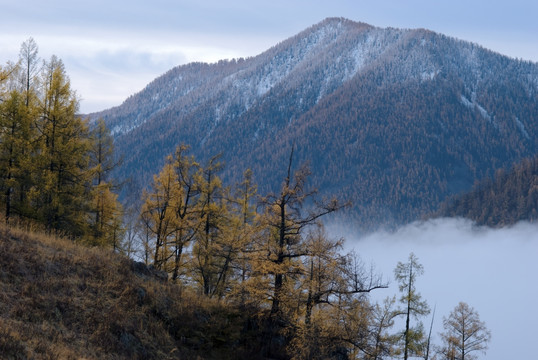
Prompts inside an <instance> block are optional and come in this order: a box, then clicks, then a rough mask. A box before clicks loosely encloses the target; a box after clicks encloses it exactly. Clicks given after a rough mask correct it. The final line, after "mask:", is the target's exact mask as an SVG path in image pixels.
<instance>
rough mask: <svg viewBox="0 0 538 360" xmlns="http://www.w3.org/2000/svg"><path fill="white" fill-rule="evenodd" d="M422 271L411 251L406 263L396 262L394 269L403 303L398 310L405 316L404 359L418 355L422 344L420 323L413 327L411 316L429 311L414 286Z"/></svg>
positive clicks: (422, 314) (418, 316)
mask: <svg viewBox="0 0 538 360" xmlns="http://www.w3.org/2000/svg"><path fill="white" fill-rule="evenodd" d="M423 273H424V268H423V266H422V265H421V264H420V263H419V262H418V258H417V257H416V256H415V254H413V253H411V254H409V258H408V262H407V263H402V262H398V265H397V266H396V269H395V270H394V277H395V278H396V281H397V282H398V283H399V290H400V292H401V293H402V297H401V298H400V302H401V303H402V304H403V305H404V307H403V308H402V309H401V310H400V315H403V316H405V330H404V332H403V336H402V338H403V342H404V346H403V352H404V360H407V359H408V357H409V356H413V355H415V354H417V355H420V354H421V353H422V348H423V345H424V344H423V340H424V333H423V326H422V323H421V322H419V323H418V324H417V325H416V326H414V327H413V326H411V324H410V323H411V318H420V317H422V316H425V315H428V314H429V313H430V309H429V307H428V304H427V303H426V301H424V300H422V297H421V295H420V293H418V292H417V290H416V287H415V282H416V279H417V277H418V276H420V275H422V274H423Z"/></svg>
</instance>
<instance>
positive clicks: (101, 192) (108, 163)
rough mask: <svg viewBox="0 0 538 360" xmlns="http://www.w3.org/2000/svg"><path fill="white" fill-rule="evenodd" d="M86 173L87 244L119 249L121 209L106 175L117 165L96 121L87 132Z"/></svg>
mask: <svg viewBox="0 0 538 360" xmlns="http://www.w3.org/2000/svg"><path fill="white" fill-rule="evenodd" d="M90 136H91V147H90V170H91V172H92V184H91V186H92V188H91V194H90V195H91V203H90V209H89V219H88V222H89V233H88V235H89V236H88V237H89V242H90V243H91V244H93V245H100V246H111V247H113V248H114V250H117V248H118V247H119V245H120V244H119V241H120V239H121V237H122V214H123V211H122V207H121V204H120V203H119V201H118V196H117V195H116V194H115V193H114V192H113V189H114V184H113V182H112V180H111V178H110V176H111V175H110V173H111V172H112V170H114V169H115V168H116V167H117V166H118V165H119V162H117V161H116V160H115V159H114V143H113V139H112V136H111V135H110V131H109V130H108V129H107V127H106V125H105V122H104V121H103V120H102V119H99V120H98V121H97V123H96V125H95V127H94V128H93V129H92V131H91V135H90Z"/></svg>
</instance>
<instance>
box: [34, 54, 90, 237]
mask: <svg viewBox="0 0 538 360" xmlns="http://www.w3.org/2000/svg"><path fill="white" fill-rule="evenodd" d="M42 83H43V89H42V92H43V98H42V99H40V118H39V119H38V122H37V126H36V127H37V131H38V138H37V141H36V143H37V155H36V157H35V165H34V166H35V170H36V171H35V174H34V176H35V178H34V184H35V187H34V189H33V192H32V201H33V206H34V209H35V210H36V214H35V217H36V218H37V219H38V220H39V221H41V222H42V223H43V224H44V225H45V227H46V229H47V230H48V231H49V232H59V233H66V234H68V235H70V236H72V237H80V236H82V235H83V234H85V232H86V219H85V213H86V210H87V208H88V191H87V190H88V184H89V175H90V172H89V171H88V149H89V141H88V127H87V124H86V122H85V121H83V120H82V119H81V118H80V117H78V116H77V115H76V112H77V110H78V101H77V99H76V96H75V93H74V92H73V91H72V90H71V86H70V82H69V79H68V77H67V75H66V73H65V68H64V65H63V63H62V61H61V60H59V59H58V58H56V57H55V56H53V57H52V58H51V60H50V61H49V62H47V63H46V64H45V67H44V70H43V76H42Z"/></svg>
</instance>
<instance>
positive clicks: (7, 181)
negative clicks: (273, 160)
mask: <svg viewBox="0 0 538 360" xmlns="http://www.w3.org/2000/svg"><path fill="white" fill-rule="evenodd" d="M30 133H31V126H30V117H29V114H28V108H27V107H26V106H25V102H24V98H23V96H22V94H21V93H19V92H17V91H12V92H11V93H10V94H9V97H8V98H7V99H6V101H4V102H3V103H1V104H0V190H1V193H2V195H3V197H2V202H3V204H4V211H5V221H6V223H8V222H9V220H10V218H11V217H12V215H13V214H16V215H19V216H20V215H23V214H24V208H25V206H24V204H23V202H22V200H24V198H25V197H24V196H23V195H22V194H20V191H23V190H21V188H22V187H23V186H24V185H25V182H26V181H27V179H28V175H27V174H28V170H29V169H28V168H27V164H28V159H27V156H28V155H29V149H30V146H31V143H30V141H31V135H30ZM17 192H19V193H17Z"/></svg>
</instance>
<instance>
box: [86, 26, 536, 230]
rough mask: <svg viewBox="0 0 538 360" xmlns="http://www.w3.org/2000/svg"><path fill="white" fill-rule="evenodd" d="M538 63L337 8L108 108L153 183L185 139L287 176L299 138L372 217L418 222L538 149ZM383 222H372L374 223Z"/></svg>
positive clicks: (324, 177) (328, 176) (319, 177)
mask: <svg viewBox="0 0 538 360" xmlns="http://www.w3.org/2000/svg"><path fill="white" fill-rule="evenodd" d="M537 99H538V66H537V64H534V63H530V62H523V61H519V60H514V59H510V58H508V57H505V56H502V55H500V54H496V53H493V52H491V51H488V50H486V49H484V48H482V47H480V46H478V45H476V44H472V43H468V42H463V41H459V40H456V39H453V38H449V37H446V36H443V35H440V34H436V33H433V32H431V31H427V30H422V29H418V30H401V29H392V28H388V29H381V28H377V27H373V26H370V25H367V24H362V23H356V22H352V21H349V20H346V19H340V18H338V19H337V18H330V19H326V20H324V21H323V22H321V23H319V24H317V25H314V26H312V27H311V28H309V29H306V30H305V31H303V32H301V33H300V34H298V35H296V36H294V37H292V38H290V39H287V40H285V41H283V42H282V43H280V44H277V45H276V46H274V47H272V48H271V49H269V50H267V51H266V52H264V53H262V54H260V55H258V56H256V57H253V58H248V59H238V60H230V61H220V62H218V63H215V64H202V63H193V64H189V65H185V66H179V67H176V68H174V69H172V70H170V71H169V72H167V73H166V74H164V75H163V76H161V77H159V78H157V79H155V80H154V81H153V82H151V83H150V84H148V86H147V87H146V88H145V89H144V90H142V91H141V92H139V93H137V94H135V95H133V96H131V97H130V98H129V99H127V100H126V101H125V102H124V103H123V104H122V105H120V106H118V107H116V108H112V109H109V110H106V111H104V112H102V113H98V114H92V115H91V116H92V117H93V118H97V117H103V118H104V119H105V121H106V122H107V124H108V126H109V127H110V128H111V129H112V132H113V133H114V135H115V139H116V144H117V148H118V151H119V152H120V153H121V154H123V156H124V157H125V162H124V166H123V168H122V169H121V171H120V172H119V174H120V175H121V176H123V177H134V178H135V179H138V180H140V182H142V183H145V182H147V181H148V179H150V175H151V174H152V173H155V172H157V171H158V170H159V168H160V167H161V166H162V163H163V159H164V156H166V155H167V154H169V153H171V152H173V150H174V148H175V147H176V146H177V145H178V144H179V143H188V144H190V145H191V148H192V152H193V153H194V154H195V155H196V156H197V157H198V158H200V159H201V160H203V159H207V158H208V157H209V156H211V155H214V154H216V153H220V152H222V153H223V157H224V159H225V160H226V163H227V166H226V170H225V171H224V172H223V174H222V175H223V176H224V177H226V178H227V179H229V180H232V181H233V180H237V179H238V178H239V176H240V174H241V173H242V171H243V170H244V169H245V168H247V167H250V168H252V169H253V170H254V173H255V176H256V178H257V179H258V182H259V183H260V189H261V190H262V191H267V190H270V189H274V187H276V186H278V185H279V184H280V181H281V179H280V178H279V177H280V176H281V171H283V168H284V167H285V166H284V163H285V160H283V159H285V158H286V156H287V155H288V154H289V151H290V149H291V144H292V143H295V144H296V146H297V161H298V162H304V161H307V162H309V163H310V166H311V168H312V170H313V175H312V181H313V183H314V184H315V185H316V186H318V187H319V188H320V190H321V191H322V192H323V191H325V192H327V193H332V194H337V195H339V196H341V197H345V198H349V199H351V200H353V201H354V204H355V206H354V209H353V212H354V214H356V215H357V217H358V218H359V220H360V221H361V222H362V223H365V222H371V223H377V222H378V221H381V222H387V221H392V220H395V221H407V220H410V219H413V218H415V217H416V216H418V215H419V214H420V213H422V212H425V211H429V210H431V209H433V208H435V206H436V205H437V204H438V203H439V201H441V200H443V199H444V198H445V197H446V196H448V195H451V194H454V193H456V192H459V191H462V190H466V189H468V188H469V187H470V186H471V184H472V183H473V182H474V181H475V179H477V178H481V177H484V176H487V175H490V174H491V173H493V171H494V170H495V169H496V168H498V167H502V166H508V165H510V164H511V163H513V162H514V161H517V160H519V159H521V158H522V157H525V156H530V155H533V154H534V153H535V152H536V146H537V143H536V140H535V139H536V135H537V134H538V122H537V120H538V110H537V107H538V105H537ZM370 220H371V221H370Z"/></svg>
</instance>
